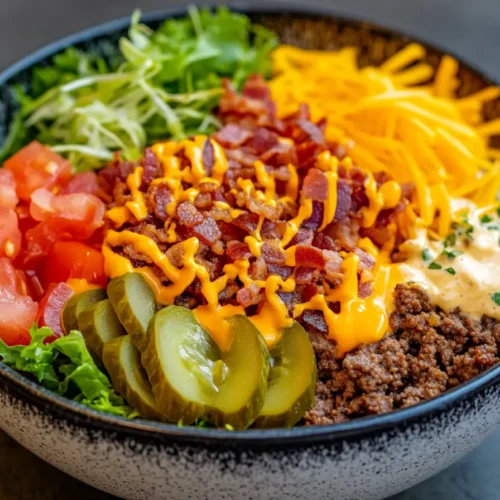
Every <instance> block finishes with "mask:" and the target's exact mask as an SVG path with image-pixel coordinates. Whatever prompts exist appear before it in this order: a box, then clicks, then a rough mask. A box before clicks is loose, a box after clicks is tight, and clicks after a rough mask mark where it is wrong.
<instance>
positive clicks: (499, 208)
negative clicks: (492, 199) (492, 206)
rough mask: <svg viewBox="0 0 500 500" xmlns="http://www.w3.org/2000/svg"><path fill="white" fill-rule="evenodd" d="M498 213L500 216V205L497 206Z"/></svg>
mask: <svg viewBox="0 0 500 500" xmlns="http://www.w3.org/2000/svg"><path fill="white" fill-rule="evenodd" d="M497 215H498V217H500V206H499V207H498V208H497Z"/></svg>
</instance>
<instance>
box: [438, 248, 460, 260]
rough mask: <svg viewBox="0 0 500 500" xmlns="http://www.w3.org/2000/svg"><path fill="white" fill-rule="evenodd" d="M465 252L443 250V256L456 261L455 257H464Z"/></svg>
mask: <svg viewBox="0 0 500 500" xmlns="http://www.w3.org/2000/svg"><path fill="white" fill-rule="evenodd" d="M462 254H463V252H461V251H460V250H443V253H442V255H446V257H448V259H450V260H452V259H454V258H455V257H458V256H459V255H462Z"/></svg>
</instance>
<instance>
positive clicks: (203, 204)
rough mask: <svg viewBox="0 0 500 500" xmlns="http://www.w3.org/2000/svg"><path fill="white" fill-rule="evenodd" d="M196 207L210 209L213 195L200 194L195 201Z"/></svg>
mask: <svg viewBox="0 0 500 500" xmlns="http://www.w3.org/2000/svg"><path fill="white" fill-rule="evenodd" d="M194 206H195V207H196V208H199V209H205V210H206V209H208V208H210V207H211V206H212V195H211V194H210V193H200V194H199V195H198V196H196V198H195V200H194Z"/></svg>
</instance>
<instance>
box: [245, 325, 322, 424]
mask: <svg viewBox="0 0 500 500" xmlns="http://www.w3.org/2000/svg"><path fill="white" fill-rule="evenodd" d="M316 377H317V368H316V358H315V356H314V350H313V348H312V345H311V342H310V340H309V335H308V334H307V332H306V331H305V330H304V328H302V326H301V325H300V324H299V323H297V322H294V323H293V325H292V326H291V327H290V328H287V329H286V330H285V331H284V332H283V335H282V337H281V340H280V341H279V342H278V344H277V345H276V346H275V347H274V348H273V349H272V350H271V370H270V372H269V381H268V387H267V395H266V400H265V403H264V406H263V408H262V410H261V412H260V414H259V416H258V417H257V419H256V421H255V422H254V426H255V427H260V428H264V427H267V428H269V427H292V426H294V425H295V424H296V423H297V422H298V421H299V420H300V419H301V418H302V417H303V416H304V414H305V412H306V411H307V410H308V409H309V408H311V406H312V404H313V401H314V394H315V387H316Z"/></svg>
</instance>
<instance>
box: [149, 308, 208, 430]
mask: <svg viewBox="0 0 500 500" xmlns="http://www.w3.org/2000/svg"><path fill="white" fill-rule="evenodd" d="M217 357H218V350H217V348H216V346H215V343H214V342H213V340H212V338H211V337H210V335H209V334H208V333H207V332H206V331H205V329H204V328H202V327H201V325H200V324H199V323H198V322H197V321H196V320H195V318H194V315H193V313H192V312H191V311H190V310H189V309H185V308H184V307H178V306H169V307H167V308H165V309H162V310H161V311H159V312H158V313H156V314H155V316H154V318H153V320H152V321H151V322H150V324H149V330H148V344H147V348H146V350H145V351H144V352H143V355H142V364H143V366H144V368H145V370H146V372H147V374H148V377H149V380H150V381H151V385H152V386H153V394H154V395H155V399H156V404H157V406H158V409H159V410H160V412H161V413H162V414H163V415H164V416H165V417H166V418H167V419H168V420H170V421H171V422H179V423H182V424H183V425H190V424H192V423H193V422H194V421H195V420H196V419H197V418H199V417H201V416H203V415H204V412H205V406H206V404H207V403H209V402H210V401H211V399H212V398H213V395H214V392H215V388H214V387H213V381H212V370H213V366H214V363H215V362H216V361H217Z"/></svg>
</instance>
